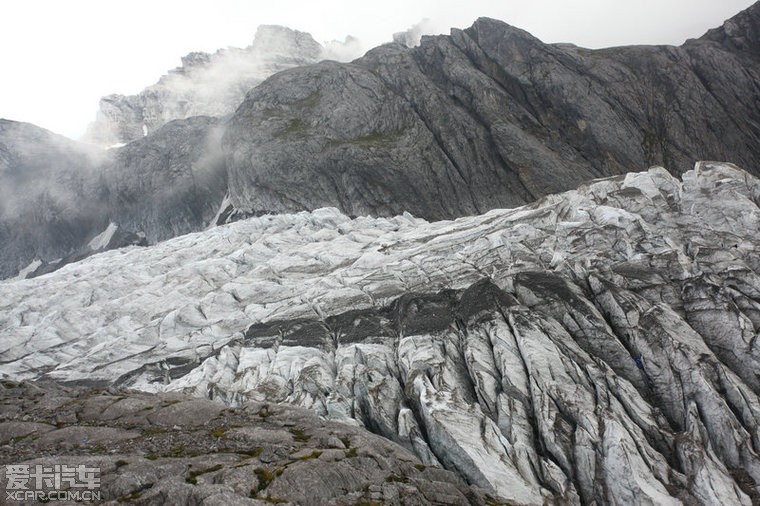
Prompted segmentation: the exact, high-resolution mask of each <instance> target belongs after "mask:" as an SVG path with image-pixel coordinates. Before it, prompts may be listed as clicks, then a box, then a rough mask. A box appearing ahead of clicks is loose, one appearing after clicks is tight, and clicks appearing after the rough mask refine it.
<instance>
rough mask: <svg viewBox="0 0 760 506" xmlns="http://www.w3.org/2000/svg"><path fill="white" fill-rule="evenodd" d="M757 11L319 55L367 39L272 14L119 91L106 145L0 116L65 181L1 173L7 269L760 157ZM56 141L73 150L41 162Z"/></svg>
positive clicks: (487, 204)
mask: <svg viewBox="0 0 760 506" xmlns="http://www.w3.org/2000/svg"><path fill="white" fill-rule="evenodd" d="M758 19H760V4H756V5H755V6H753V7H751V8H749V9H747V10H746V11H744V12H742V13H740V14H738V15H737V16H735V17H734V18H732V19H730V20H728V21H726V23H725V24H724V25H723V26H722V27H720V28H717V29H715V30H711V31H710V32H708V33H707V34H705V35H704V36H703V37H701V38H700V39H694V40H689V41H687V42H686V43H685V44H683V45H682V46H680V47H668V46H656V47H653V46H635V47H620V48H610V49H602V50H588V49H583V48H578V47H575V46H571V45H567V44H544V43H542V42H541V41H539V40H538V39H536V38H534V37H532V36H531V35H530V34H528V33H526V32H524V31H521V30H519V29H517V28H514V27H511V26H509V25H506V24H504V23H502V22H499V21H495V20H490V19H480V20H478V21H477V22H476V23H475V24H474V25H473V26H472V27H471V28H469V29H467V30H453V31H452V33H451V35H449V36H436V37H423V38H422V41H421V42H420V44H419V45H418V46H416V47H407V45H405V44H409V45H414V44H415V43H416V42H417V40H416V39H417V35H418V32H420V30H423V28H424V27H422V28H421V27H416V28H414V29H412V30H410V32H408V33H407V34H406V35H404V34H401V35H399V37H397V38H398V39H399V40H404V41H405V44H400V43H396V44H388V45H385V46H381V47H379V48H376V49H374V50H372V51H370V52H369V53H368V54H367V55H366V56H364V57H363V58H359V59H358V60H355V61H353V62H351V63H340V62H337V61H323V62H320V63H313V64H309V63H310V62H314V61H317V60H320V59H322V58H324V57H326V56H328V57H330V56H334V57H347V55H348V54H350V53H352V52H353V51H354V49H353V48H354V47H355V45H356V42H355V41H351V40H349V41H347V42H346V43H345V44H342V45H341V44H340V43H334V44H328V45H326V46H324V47H323V46H320V45H319V44H317V43H316V42H315V41H314V40H313V39H312V38H311V37H310V36H309V35H307V34H303V33H301V32H295V31H292V30H288V29H284V28H277V27H262V28H261V29H260V30H259V32H258V33H257V35H256V39H255V41H254V44H253V45H252V46H250V47H249V48H246V49H240V50H237V49H227V50H222V51H219V52H217V53H215V54H213V55H204V54H200V53H198V54H193V55H191V56H189V57H187V58H185V60H184V62H185V63H184V64H183V67H181V68H180V69H178V70H177V71H175V72H173V73H170V74H169V75H168V76H165V77H164V78H162V79H161V81H159V83H157V84H156V85H154V86H152V87H149V88H148V89H146V90H145V91H144V92H143V93H141V94H139V95H136V96H133V97H120V98H114V99H113V100H112V101H111V102H109V100H111V99H108V98H107V99H105V100H106V102H108V103H110V104H111V105H104V106H103V109H102V111H101V113H102V114H101V120H102V121H100V122H96V125H95V126H93V129H94V130H93V132H96V131H97V132H101V133H102V132H106V133H105V134H103V136H102V139H101V141H102V142H103V143H106V144H108V143H111V142H124V141H129V140H132V139H134V140H132V141H131V142H130V143H129V144H128V145H126V146H124V147H122V148H118V149H112V150H109V151H108V152H107V154H105V155H104V154H102V153H100V154H91V153H90V151H91V150H89V149H88V148H86V147H84V146H80V145H76V144H73V143H70V142H63V143H61V142H53V141H52V140H50V139H53V136H52V134H49V133H44V134H42V133H39V132H36V133H34V132H33V130H34V129H33V127H31V126H24V127H21V126H16V127H14V128H15V132H16V133H15V134H11V133H9V132H10V130H11V129H9V128H8V127H6V128H4V129H3V130H2V131H0V145H2V146H5V147H4V148H3V149H4V152H8V153H11V152H18V153H22V154H23V153H26V155H23V156H16V157H15V158H14V157H6V160H5V162H4V163H5V166H6V167H10V168H9V169H6V172H9V171H10V172H13V173H15V174H21V173H28V174H35V177H34V178H30V180H35V181H54V180H59V179H65V180H67V181H68V183H66V184H64V187H65V188H66V189H65V190H61V189H59V188H58V187H56V190H55V192H54V193H55V198H52V197H51V196H50V195H51V193H50V191H48V190H47V188H48V185H46V184H39V185H36V184H35V185H32V186H33V188H28V187H18V186H17V184H20V183H18V181H19V180H18V178H14V179H13V180H9V179H8V178H6V179H5V180H4V192H5V193H8V194H9V195H24V196H25V198H24V199H14V200H15V204H14V208H15V209H16V212H15V214H13V215H11V214H8V213H7V212H6V210H4V209H7V208H8V206H7V205H6V206H5V207H4V209H0V237H1V238H2V239H3V240H2V241H1V242H0V250H2V251H0V253H2V254H1V255H0V278H8V277H14V276H17V275H19V273H22V272H23V273H24V275H34V274H35V273H42V272H48V271H50V270H51V269H54V268H56V267H58V266H60V265H63V264H65V263H67V262H69V261H71V260H74V259H79V258H81V257H82V256H83V255H87V254H89V253H90V252H92V249H91V248H90V246H89V243H90V241H92V240H93V239H94V238H95V237H98V236H100V235H101V234H103V233H105V232H106V230H107V229H108V227H109V226H110V224H114V225H115V226H117V227H118V230H120V234H119V236H120V237H121V236H123V237H126V238H127V239H126V240H125V241H116V242H115V243H114V245H123V244H128V243H133V242H140V241H141V240H142V239H141V238H142V237H145V241H147V242H148V243H151V244H152V243H155V242H157V241H160V240H164V239H167V238H170V237H175V236H177V235H180V234H183V233H188V232H193V231H199V230H203V229H205V228H206V227H208V226H210V225H213V224H215V223H221V222H225V221H229V220H231V219H239V218H240V217H245V216H259V215H262V214H266V213H280V212H293V211H300V210H313V209H317V208H320V207H323V206H335V207H337V208H338V209H340V210H341V212H343V213H345V214H347V215H349V216H358V215H367V214H369V215H373V216H393V215H398V214H401V213H404V212H409V213H411V214H413V215H414V216H419V217H423V218H426V219H431V220H432V219H443V218H446V219H448V218H455V217H458V216H467V215H472V214H478V213H482V212H485V211H488V210H490V209H494V208H503V207H512V206H516V205H521V204H524V203H527V202H531V201H533V200H535V199H536V198H540V197H541V196H544V195H547V194H551V193H554V192H558V191H564V190H568V189H571V188H574V187H576V186H578V185H580V184H582V183H583V182H585V181H588V180H589V179H592V178H594V177H601V176H606V175H612V174H620V173H625V172H628V171H638V170H643V169H645V168H647V167H649V166H651V165H653V164H662V165H663V166H665V167H668V169H669V170H670V171H671V172H672V173H674V174H678V173H680V172H682V171H683V170H685V169H687V168H688V166H689V164H691V161H692V159H693V158H701V159H725V160H732V161H734V162H736V163H738V164H740V165H741V166H743V167H745V168H746V170H748V171H749V172H750V173H753V174H758V170H760V169H758V167H759V166H760V165H758V163H757V162H758V151H757V150H758V146H760V142H759V141H760V138H759V132H760V118H759V117H758V115H759V114H760V113H758V111H760V108H759V107H758V104H759V103H760V95H759V93H760V92H758V90H760V86H759V85H758V83H760V81H759V80H758V76H759V72H760V64H759V61H758V58H760V56H758V55H759V54H760V49H758V48H760V41H758V39H757V33H758V32H757V30H756V26H757V24H758ZM339 53H340V54H339ZM294 66H295V67H294ZM286 67H294V68H289V69H287V70H284V71H282V72H278V73H276V74H274V75H272V76H271V77H269V78H268V79H267V80H266V81H265V82H263V83H261V84H260V85H259V86H256V87H254V88H253V89H251V90H250V91H249V92H248V93H247V95H245V92H246V90H248V88H249V87H251V86H254V85H255V84H257V83H259V82H260V81H261V80H262V79H264V78H265V77H266V76H269V75H270V74H271V73H273V72H276V71H278V70H282V69H285V68H286ZM244 95H245V96H246V98H245V99H244V100H243V96H244ZM241 100H242V104H240V106H239V107H237V106H238V102H239V101H241ZM114 104H116V105H114ZM111 106H113V107H111ZM236 107H237V109H236ZM109 111H110V112H109ZM233 111H234V113H233ZM201 113H204V114H207V115H205V116H194V115H197V114H201ZM186 116H190V117H186ZM220 116H222V117H220ZM175 117H179V118H183V119H175V120H172V121H169V120H171V119H172V118H175ZM109 118H110V119H109ZM167 121H168V123H167ZM5 124H6V125H8V124H10V123H9V122H5ZM143 126H145V127H146V129H147V132H148V135H147V136H144V129H143ZM112 127H113V128H112ZM114 128H115V130H114ZM21 132H26V133H27V134H28V138H26V137H24V135H21ZM25 135H26V134H25ZM93 135H95V134H93ZM114 136H115V137H114ZM106 138H107V142H106V140H103V139H106ZM99 142H100V141H99ZM35 143H38V144H39V149H40V151H41V155H40V156H37V155H36V154H34V153H32V152H31V151H30V149H29V147H30V146H35V145H36V144H35ZM64 146H65V147H64ZM51 149H52V150H54V151H55V153H58V155H56V156H57V158H56V160H58V159H60V160H61V161H60V162H59V161H56V162H52V161H51V162H50V163H42V164H40V160H51V158H50V156H52V155H51V153H52V151H50V150H51ZM62 150H63V151H65V153H64V152H63V151H62ZM45 153H47V155H46V154H45ZM82 153H88V154H87V155H86V156H85V157H84V158H83V156H84V155H82ZM27 155H28V156H27ZM46 156H47V158H46ZM35 157H36V158H35ZM9 164H10V165H9ZM35 167H36V168H35ZM10 172H9V173H10ZM9 181H10V182H9ZM61 192H63V193H64V194H65V198H63V197H64V195H60V193H61Z"/></svg>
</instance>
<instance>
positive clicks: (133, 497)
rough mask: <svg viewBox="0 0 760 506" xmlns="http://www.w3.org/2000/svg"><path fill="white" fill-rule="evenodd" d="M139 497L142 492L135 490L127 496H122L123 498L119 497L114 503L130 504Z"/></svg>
mask: <svg viewBox="0 0 760 506" xmlns="http://www.w3.org/2000/svg"><path fill="white" fill-rule="evenodd" d="M140 496H142V491H141V490H135V491H134V492H132V493H131V494H129V495H123V496H121V497H119V498H118V499H116V502H119V503H132V502H135V501H136V500H138V499H139V498H140Z"/></svg>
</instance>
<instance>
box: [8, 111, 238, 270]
mask: <svg viewBox="0 0 760 506" xmlns="http://www.w3.org/2000/svg"><path fill="white" fill-rule="evenodd" d="M0 121H1V122H0V157H2V159H3V165H2V168H1V170H0V178H1V179H0V192H2V196H3V197H4V198H2V199H0V278H9V277H14V276H17V275H19V274H20V275H21V276H27V277H31V276H35V275H40V274H45V273H47V272H51V271H52V270H55V269H57V268H60V267H62V266H63V265H66V264H68V263H71V262H73V261H77V260H80V259H82V258H84V257H86V256H89V255H90V254H92V253H94V252H97V251H103V250H105V249H112V248H117V247H123V246H126V245H130V244H145V243H150V244H153V243H155V242H157V241H161V240H164V239H167V238H169V237H175V236H177V235H181V234H186V233H188V232H194V231H197V230H203V229H204V228H206V227H208V226H209V225H211V224H212V223H213V222H214V221H215V216H216V213H217V212H218V210H219V206H220V205H221V204H222V202H223V201H224V198H225V195H226V193H227V170H226V166H225V163H224V159H223V158H224V157H223V155H222V152H221V145H220V142H221V141H220V139H221V133H222V130H221V125H220V120H219V119H217V118H209V117H203V116H197V117H193V118H188V119H185V120H176V121H172V122H169V123H168V124H166V125H164V126H163V127H161V128H159V129H158V130H157V131H156V132H153V133H152V134H150V135H148V136H147V137H146V138H144V139H139V140H137V141H135V142H132V143H130V144H128V145H126V146H124V147H121V148H118V149H111V150H108V151H102V150H94V149H92V148H90V147H88V146H86V145H85V144H81V143H76V142H74V141H69V140H68V139H66V138H64V137H60V136H56V135H55V134H52V133H51V132H48V131H46V130H43V129H41V128H38V127H35V126H33V125H28V124H25V123H17V122H12V121H5V120H0ZM105 235H108V240H103V238H104V237H105ZM93 244H94V245H95V247H93Z"/></svg>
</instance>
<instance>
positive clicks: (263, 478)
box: [252, 467, 274, 497]
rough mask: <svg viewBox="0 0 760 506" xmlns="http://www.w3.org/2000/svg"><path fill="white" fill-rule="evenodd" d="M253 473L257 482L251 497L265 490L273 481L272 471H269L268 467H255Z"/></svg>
mask: <svg viewBox="0 0 760 506" xmlns="http://www.w3.org/2000/svg"><path fill="white" fill-rule="evenodd" d="M253 472H254V474H256V478H257V479H258V480H259V484H258V485H257V486H256V493H255V495H253V496H252V497H256V495H258V493H259V492H261V491H262V490H265V489H266V488H267V487H268V486H269V484H270V483H272V482H273V481H274V473H272V471H270V470H269V469H264V468H263V467H257V468H256V469H254V470H253Z"/></svg>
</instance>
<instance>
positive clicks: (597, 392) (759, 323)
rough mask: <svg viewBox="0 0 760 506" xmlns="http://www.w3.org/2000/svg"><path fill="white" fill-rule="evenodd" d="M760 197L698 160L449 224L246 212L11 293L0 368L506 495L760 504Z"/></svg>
mask: <svg viewBox="0 0 760 506" xmlns="http://www.w3.org/2000/svg"><path fill="white" fill-rule="evenodd" d="M759 204H760V181H758V179H756V178H755V177H754V176H752V175H750V174H748V173H746V172H743V171H741V170H740V169H738V168H736V167H735V166H732V165H728V164H718V163H699V164H697V166H696V167H695V169H694V170H692V171H688V172H686V173H685V174H684V175H683V177H682V179H680V180H679V179H677V178H675V177H673V176H672V175H670V174H669V173H668V172H667V171H665V170H664V169H661V168H657V169H651V170H650V171H648V172H644V173H632V174H627V175H625V176H620V177H616V178H609V179H602V180H598V181H595V182H593V183H590V184H588V185H584V186H582V187H580V188H579V189H577V190H574V191H570V192H567V193H564V194H560V195H552V196H547V197H545V198H543V199H541V200H540V201H538V202H536V203H534V204H531V205H528V206H524V207H521V208H517V209H513V210H495V211H490V212H488V213H486V214H483V215H479V216H474V217H469V218H461V219H458V220H456V221H448V222H446V221H445V222H436V223H429V222H426V221H424V220H421V219H417V218H413V217H411V216H409V215H406V216H399V217H395V218H387V219H386V218H376V219H374V218H357V219H353V220H352V219H350V218H348V217H346V216H345V215H342V214H340V213H339V212H338V211H337V210H335V209H321V210H318V211H315V212H312V213H307V212H302V213H299V214H294V215H281V216H264V217H260V218H252V219H249V220H245V221H241V222H237V223H233V224H231V225H227V226H224V227H218V228H214V229H211V230H208V231H206V232H204V233H198V234H190V235H186V236H183V237H180V238H175V239H171V240H169V241H166V242H163V243H161V244H159V245H156V246H152V247H149V248H127V249H122V250H118V251H111V252H107V253H103V254H100V255H96V256H94V257H91V258H88V259H86V260H84V261H82V262H79V263H78V264H74V265H70V266H67V268H65V269H62V270H59V271H57V272H54V273H52V274H50V275H48V276H45V277H41V278H36V279H31V280H23V281H13V282H4V283H3V284H2V285H0V290H2V293H3V297H0V328H3V329H4V334H5V339H4V340H3V342H2V346H3V349H2V351H0V354H1V355H2V357H3V360H2V363H1V364H0V373H2V374H3V375H4V376H5V377H7V378H9V379H14V380H19V379H36V380H56V381H63V382H78V383H88V384H94V385H98V386H101V387H106V386H120V387H131V388H136V389H139V390H143V391H146V392H157V393H160V395H165V394H164V393H162V392H170V391H175V392H185V393H192V394H195V395H196V396H199V397H204V398H211V399H215V400H217V401H221V402H223V403H226V404H228V405H230V406H245V405H246V403H249V402H252V401H254V402H259V403H272V404H274V403H281V404H287V405H293V406H297V407H301V408H307V409H309V410H311V411H312V412H315V413H317V414H319V415H321V416H324V417H327V418H330V419H334V420H339V421H344V422H350V423H355V424H358V425H359V426H362V427H364V428H365V429H367V430H369V431H371V432H373V433H375V434H378V435H382V436H384V437H386V438H387V439H390V440H391V441H394V442H395V443H397V444H399V445H401V446H403V447H405V448H406V449H407V450H408V451H411V452H414V453H415V454H416V456H417V458H419V459H420V461H421V462H422V464H424V465H426V466H440V467H443V468H445V469H448V470H450V471H455V472H456V473H457V474H458V475H460V476H461V477H463V478H464V480H465V481H466V482H468V483H470V484H473V485H475V486H477V487H479V488H481V489H484V490H485V491H487V492H488V493H490V494H492V495H499V496H502V497H503V498H504V499H506V500H508V501H510V503H516V504H546V503H548V504H552V503H558V504H565V503H570V504H581V503H583V504H589V503H593V502H596V503H597V504H644V503H649V504H746V505H750V504H752V503H753V502H754V503H756V502H757V501H760V496H758V492H757V486H758V484H760V457H758V451H760V433H758V426H759V425H758V420H759V419H760V399H759V398H758V395H759V394H760V377H758V375H757V374H756V372H757V371H758V370H760V369H758V366H759V365H760V364H759V363H758V362H759V361H760V354H759V352H758V349H757V346H756V342H757V335H758V330H759V329H760V292H758V289H757V287H758V286H760V278H758V274H757V273H758V270H760V239H758V234H757V230H758V224H759V223H760V208H759V207H758V205H759ZM243 409H245V408H243ZM34 421H38V420H36V419H35V420H34ZM38 422H43V423H44V421H42V420H39V421H38ZM283 476H284V475H283ZM125 493H126V491H125Z"/></svg>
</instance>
